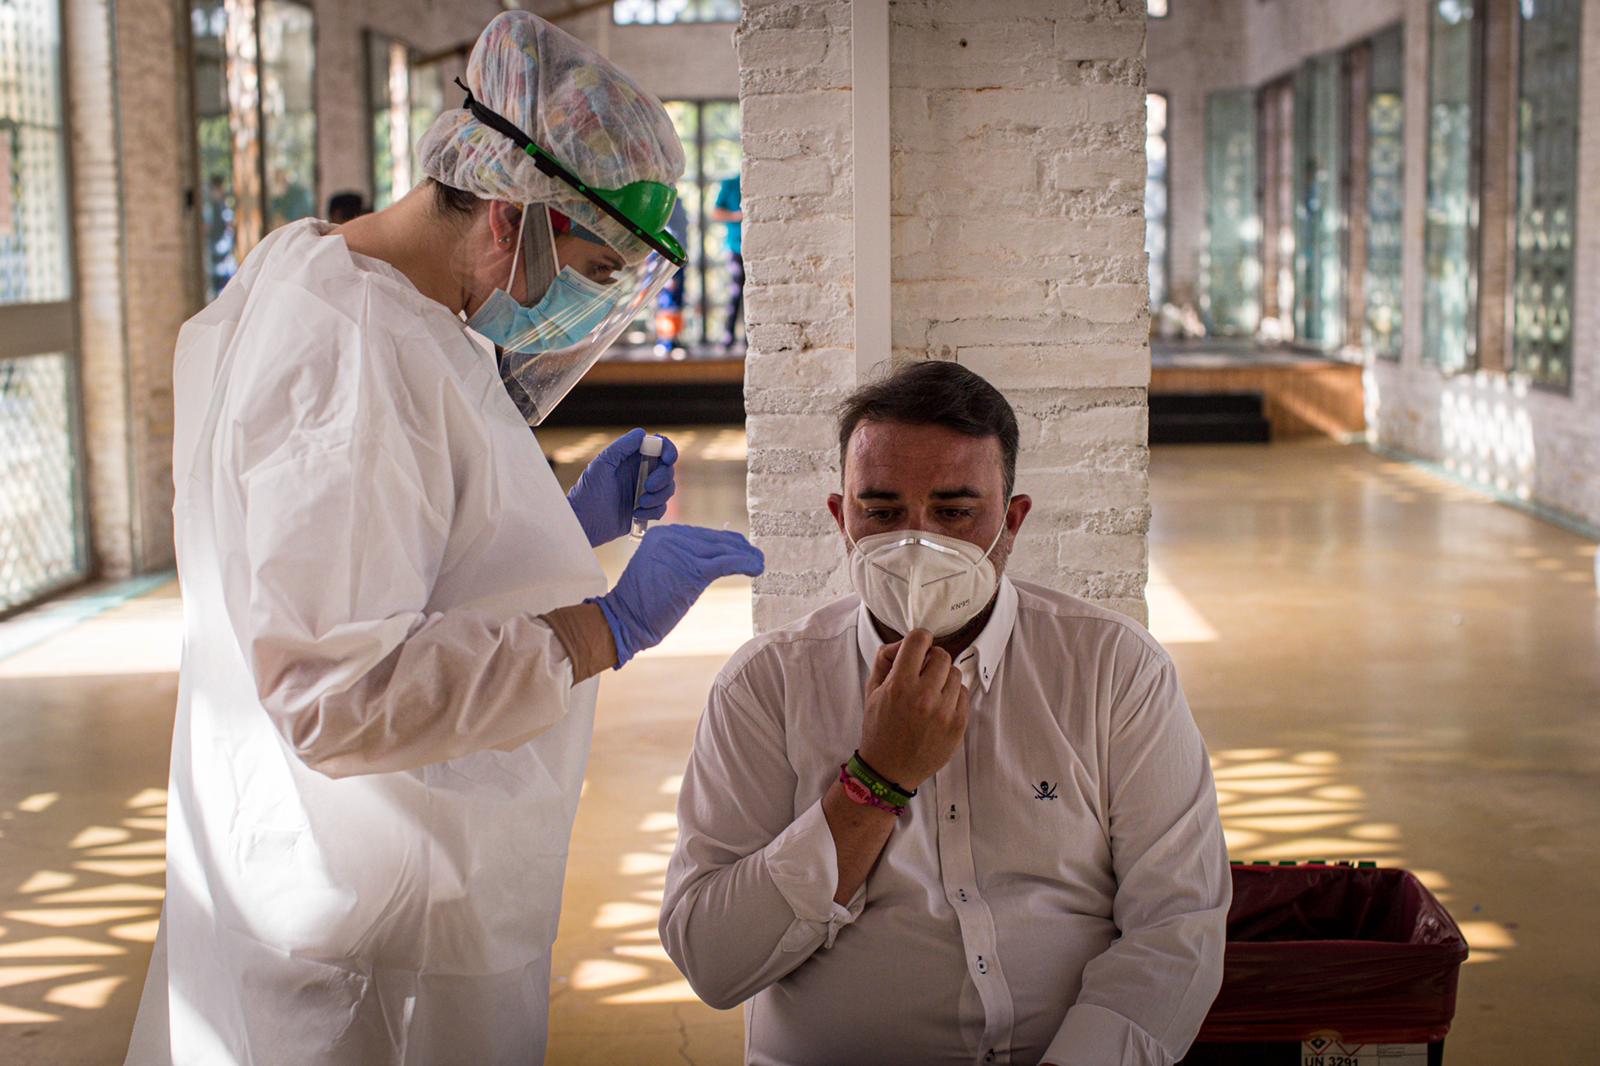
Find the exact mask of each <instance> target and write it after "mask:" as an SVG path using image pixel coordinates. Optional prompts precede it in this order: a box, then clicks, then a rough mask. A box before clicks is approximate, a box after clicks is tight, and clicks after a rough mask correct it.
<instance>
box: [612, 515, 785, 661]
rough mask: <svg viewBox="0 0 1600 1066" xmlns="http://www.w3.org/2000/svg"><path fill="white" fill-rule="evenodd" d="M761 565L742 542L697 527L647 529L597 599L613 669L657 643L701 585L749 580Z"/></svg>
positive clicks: (754, 551) (733, 535)
mask: <svg viewBox="0 0 1600 1066" xmlns="http://www.w3.org/2000/svg"><path fill="white" fill-rule="evenodd" d="M764 566H765V561H764V560H763V559H762V556H761V552H760V551H759V550H758V549H757V548H756V547H755V546H754V545H752V544H751V543H750V542H749V541H747V540H745V539H744V537H742V536H740V535H739V534H737V533H731V532H728V531H726V530H717V529H702V528H700V527H699V526H651V527H650V529H649V530H648V531H647V532H646V533H645V535H644V539H643V540H641V541H639V547H638V549H637V550H635V551H634V553H633V558H632V560H630V561H629V563H628V568H627V569H626V570H624V571H623V572H622V577H620V578H619V579H618V580H617V587H616V588H614V589H612V590H611V591H610V592H608V593H606V594H605V595H604V596H601V597H598V598H597V599H593V600H589V601H587V602H590V603H598V604H599V605H600V611H601V613H603V614H604V615H605V616H606V622H607V623H608V624H609V625H610V626H611V636H612V639H613V640H615V641H616V644H617V666H618V667H621V666H622V664H623V663H625V662H627V661H628V660H629V659H631V658H633V657H634V656H635V655H636V654H638V653H639V652H641V651H644V650H645V649H646V648H653V647H655V646H656V645H657V644H660V643H661V641H662V640H663V639H665V638H666V635H667V634H668V633H670V632H672V628H673V627H674V626H676V625H677V624H678V623H679V622H680V621H682V620H683V616H684V615H685V614H686V613H688V610H689V608H690V607H691V606H693V605H694V601H695V600H697V599H699V598H700V594H701V593H702V592H704V591H705V590H706V586H707V585H709V584H711V583H712V582H713V581H715V580H716V579H717V578H719V577H727V576H728V575H729V574H745V575H747V576H749V577H755V576H756V575H758V574H760V573H761V571H762V568H763V567H764Z"/></svg>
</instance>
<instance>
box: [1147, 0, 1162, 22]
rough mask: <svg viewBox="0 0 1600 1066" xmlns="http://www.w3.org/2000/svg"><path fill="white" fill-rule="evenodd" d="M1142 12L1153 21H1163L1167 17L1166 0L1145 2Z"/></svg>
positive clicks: (1148, 0)
mask: <svg viewBox="0 0 1600 1066" xmlns="http://www.w3.org/2000/svg"><path fill="white" fill-rule="evenodd" d="M1144 10H1145V14H1147V15H1149V16H1150V17H1151V18H1153V19H1164V18H1166V17H1167V0H1145V5H1144Z"/></svg>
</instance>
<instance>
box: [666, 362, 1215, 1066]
mask: <svg viewBox="0 0 1600 1066" xmlns="http://www.w3.org/2000/svg"><path fill="white" fill-rule="evenodd" d="M1018 436H1019V431H1018V426H1017V420H1016V416H1015V415H1014V414H1013V412H1012V410H1011V406H1010V404H1008V403H1007V402H1006V400H1005V398H1004V397H1003V396H1001V395H1000V393H999V392H998V391H996V390H995V389H994V388H993V386H991V385H989V383H988V382H986V381H984V380H983V379H982V378H980V377H978V376H977V375H976V374H974V373H972V372H971V371H970V370H967V369H966V368H964V367H962V366H960V365H959V364H956V363H952V362H922V363H915V364H912V365H911V366H910V367H908V368H906V369H903V370H901V371H899V372H898V373H896V374H894V375H892V376H890V377H888V378H886V379H884V380H881V381H879V382H876V383H874V384H870V385H867V386H866V387H864V388H862V389H860V390H858V391H857V392H856V393H855V394H854V395H852V396H850V397H849V398H848V399H847V400H846V401H845V403H844V405H843V407H842V408H841V413H840V418H839V449H840V462H841V467H842V470H843V482H844V483H843V485H842V489H843V491H842V492H841V493H835V494H833V495H831V496H830V497H829V498H828V500H827V505H828V510H829V511H830V512H831V513H832V514H833V518H834V521H835V522H836V523H837V524H838V526H839V532H840V535H841V547H842V548H843V550H844V553H845V555H846V558H847V561H848V568H849V573H850V581H851V584H852V585H853V586H854V588H855V594H854V595H851V596H847V597H845V598H843V599H840V600H837V601H835V602H833V603H831V604H828V605H827V606H824V607H822V608H820V609H818V610H817V611H815V612H813V613H812V614H810V615H808V616H807V617H805V618H802V619H800V620H799V621H797V622H794V623H792V624H790V625H788V626H785V627H783V628H781V629H777V630H774V631H772V632H769V633H766V634H764V635H762V636H760V637H757V638H756V639H755V640H753V641H751V642H750V643H748V644H746V645H745V646H744V647H743V648H742V649H741V650H740V651H739V652H737V653H736V654H735V655H734V657H733V658H732V660H730V661H729V663H728V664H727V666H726V667H724V668H723V670H722V672H721V674H719V675H718V677H717V679H716V681H715V683H714V685H713V687H712V690H711V696H710V702H709V704H708V706H707V709H706V713H705V716H704V717H703V718H702V719H701V722H700V727H699V731H698V733H697V735H696V737H695V743H694V750H693V753H692V755H691V756H690V759H689V765H688V768H687V770H686V771H685V773H684V778H683V786H682V790H681V791H680V793H679V796H678V826H679V835H678V842H677V846H676V849H675V850H674V852H673V855H672V859H671V862H670V864H669V866H668V868H667V884H666V893H665V899H664V901H663V903H662V909H661V927H660V932H661V939H662V943H663V944H664V945H665V947H666V950H667V953H668V954H669V955H670V956H671V957H672V960H673V962H675V963H677V965H678V968H679V969H680V970H682V971H683V974H684V976H685V977H687V978H688V979H689V983H690V985H692V986H693V988H694V990H695V991H696V992H698V993H699V994H700V996H701V998H702V999H704V1000H705V1001H706V1002H707V1003H709V1004H711V1005H712V1006H714V1007H718V1008H728V1007H732V1006H734V1005H735V1004H738V1003H744V1002H747V1003H748V1007H747V1009H746V1014H745V1032H746V1033H747V1034H748V1037H747V1040H748V1042H747V1052H746V1057H747V1060H748V1062H749V1063H751V1064H752V1066H834V1064H839V1063H867V1062H871V1063H882V1064H884V1066H911V1064H916V1066H929V1064H936V1063H937V1064H951V1066H954V1064H957V1063H960V1064H963V1066H971V1064H972V1063H974V1062H978V1063H991V1062H996V1063H1012V1064H1016V1066H1023V1064H1026V1066H1033V1064H1036V1063H1041V1062H1043V1063H1050V1064H1054V1066H1170V1064H1171V1063H1173V1062H1175V1061H1177V1060H1178V1059H1181V1058H1182V1057H1183V1056H1184V1054H1185V1053H1186V1051H1187V1049H1188V1047H1189V1044H1190V1042H1191V1041H1192V1040H1193V1039H1194V1037H1195V1034H1196V1033H1197V1032H1198V1031H1199V1028H1200V1023H1201V1022H1202V1021H1203V1020H1204V1018H1205V1015H1206V1012H1207V1010H1208V1009H1209V1008H1210V1006H1211V1001H1212V999H1213V998H1214V997H1215V995H1216V993H1217V989H1218V987H1219V986H1220V984H1221V981H1222V957H1223V944H1224V936H1225V925H1226V919H1227V912H1228V903H1229V900H1230V898H1231V896H1232V881H1231V879H1230V876H1229V870H1228V855H1227V850H1226V847H1225V846H1224V843H1223V837H1222V826H1221V824H1220V820H1219V818H1218V815H1217V798H1216V790H1215V786H1214V784H1213V782H1212V778H1211V767H1210V763H1209V761H1208V759H1207V756H1206V748H1205V744H1204V743H1203V742H1202V741H1201V738H1200V733H1199V731H1198V730H1197V729H1196V728H1195V723H1194V719H1193V718H1192V717H1191V716H1190V714H1189V708H1188V705H1187V704H1186V703H1185V702H1184V698H1183V690H1182V689H1181V688H1180V687H1179V684H1178V676H1177V671H1176V670H1175V669H1174V667H1173V664H1172V660H1171V658H1169V657H1168V655H1167V653H1166V651H1164V650H1163V649H1162V647H1161V646H1160V645H1159V644H1157V643H1156V641H1155V640H1154V639H1153V638H1152V637H1151V636H1150V634H1149V633H1147V632H1145V630H1144V628H1143V627H1142V626H1140V625H1138V624H1137V623H1136V622H1133V621H1131V620H1129V619H1128V618H1126V617H1124V616H1123V615H1120V614H1116V613H1114V612H1112V611H1108V610H1104V609H1102V608H1100V607H1096V606H1094V605H1093V604H1089V603H1085V602H1084V601H1083V600H1080V599H1078V598H1076V597H1073V596H1068V595H1065V594H1063V593H1060V592H1056V591H1054V590H1052V589H1049V588H1045V587H1043V586H1041V585H1035V584H1030V583H1028V582H1025V581H1014V580H1012V579H1011V578H1009V577H1007V576H1006V575H1005V568H1006V561H1007V559H1008V557H1009V556H1010V553H1011V550H1012V547H1013V546H1014V544H1015V543H1016V537H1017V533H1018V532H1019V530H1020V529H1021V528H1022V523H1023V520H1024V519H1026V518H1027V516H1028V511H1029V509H1030V507H1031V501H1030V500H1029V498H1028V497H1027V496H1024V495H1020V494H1017V493H1016V492H1015V491H1014V479H1015V474H1016V465H1017V450H1018Z"/></svg>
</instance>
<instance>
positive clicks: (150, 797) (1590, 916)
mask: <svg viewBox="0 0 1600 1066" xmlns="http://www.w3.org/2000/svg"><path fill="white" fill-rule="evenodd" d="M675 436H676V437H677V439H678V440H679V441H680V443H681V444H683V445H684V452H685V455H686V458H685V460H684V463H683V468H682V474H681V476H680V483H681V485H682V492H681V504H680V509H679V510H678V512H677V513H676V514H675V515H674V516H673V517H674V518H675V519H676V520H679V521H688V522H698V523H701V524H707V525H713V526H718V527H720V526H722V525H723V524H724V523H728V524H730V525H731V526H732V528H743V525H744V513H743V489H744V441H743V437H742V434H740V433H739V432H738V431H736V430H726V429H716V428H711V429H703V430H698V431H694V432H693V433H692V434H689V433H678V434H675ZM607 439H609V435H607V434H600V433H585V432H563V433H561V434H556V435H550V436H549V437H548V438H547V439H546V445H547V448H549V449H550V450H551V451H552V452H553V453H554V456H555V458H556V460H557V462H558V467H559V470H560V472H561V473H562V475H563V477H564V478H566V479H570V478H571V477H572V476H574V475H575V473H576V471H577V469H578V464H579V463H581V461H582V460H583V458H584V457H585V456H586V455H588V454H590V453H591V452H592V451H593V450H595V449H596V448H597V447H598V446H599V445H600V444H602V443H604V442H605V440H607ZM1152 490H1153V494H1154V497H1155V522H1154V528H1153V530H1152V536H1151V559H1152V582H1151V588H1150V600H1151V623H1152V628H1153V629H1154V630H1155V632H1156V634H1157V636H1159V637H1160V638H1161V639H1162V640H1164V641H1165V642H1166V643H1167V645H1168V647H1169V648H1170V649H1171V651H1172V653H1173V655H1174V656H1175V657H1176V659H1177V660H1178V663H1179V666H1180V669H1181V671H1182V674H1183V679H1184V684H1185V688H1186V690H1187V692H1188V694H1189V697H1190V701H1191V703H1192V704H1193V706H1194V710H1195V715H1196V718H1197V719H1198V720H1199V722H1200V725H1201V728H1202V729H1203V731H1204V732H1205V735H1206V737H1207V740H1208V742H1209V744H1210V746H1211V749H1212V752H1213V755H1214V758H1215V761H1216V766H1217V781H1218V789H1219V793H1220V797H1221V800H1222V803H1223V815H1224V820H1225V823H1226V828H1227V831H1228V838H1229V844H1230V848H1231V850H1232V852H1233V854H1234V857H1236V858H1245V859H1251V858H1298V859H1305V858H1322V859H1340V858H1349V859H1358V858H1370V859H1375V860H1377V861H1378V862H1380V863H1382V864H1384V865H1404V866H1406V867H1408V868H1411V869H1413V870H1416V871H1418V872H1419V874H1421V875H1422V876H1423V878H1424V879H1425V880H1426V881H1427V882H1428V883H1429V884H1430V885H1431V886H1432V887H1433V888H1434V890H1435V891H1436V892H1437V893H1438V894H1439V895H1440V896H1441V897H1442V898H1443V899H1444V900H1445V901H1446V903H1447V904H1448V905H1449V907H1450V908H1451V910H1452V912H1453V913H1454V914H1455V915H1456V916H1457V918H1458V919H1459V920H1460V922H1461V924H1462V926H1463V928H1464V929H1465V931H1466V933H1467V936H1468V939H1469V940H1470V941H1471V942H1472V944H1473V957H1472V959H1471V960H1470V961H1469V963H1468V964H1467V965H1466V966H1465V967H1464V968H1463V970H1462V975H1461V989H1460V1000H1459V1004H1458V1008H1457V1016H1456V1025H1455V1028H1454V1030H1453V1031H1452V1034H1451V1037H1450V1040H1449V1044H1448V1049H1449V1050H1448V1056H1447V1059H1446V1061H1447V1062H1449V1063H1451V1064H1452V1066H1490V1064H1494V1066H1503V1064H1505V1063H1511V1062H1515V1063H1519V1064H1521V1063H1533V1064H1546V1063H1550V1064H1565V1063H1578V1062H1586V1061H1591V1060H1592V1059H1593V1057H1594V1056H1593V1055H1592V1053H1589V1052H1585V1051H1583V1050H1582V1048H1583V1047H1584V1046H1587V1041H1588V1035H1589V1031H1590V1030H1591V1029H1592V1028H1593V1024H1594V1022H1595V1021H1597V1020H1600V1017H1597V1014H1600V1008H1597V1004H1600V962H1596V960H1595V958H1594V945H1595V944H1596V943H1597V942H1600V937H1597V934H1600V920H1597V918H1596V915H1597V914H1600V851H1597V848H1596V835H1595V829H1594V826H1595V825H1596V824H1597V822H1600V729H1597V728H1596V727H1597V724H1600V721H1597V720H1600V599H1597V598H1596V594H1595V589H1594V584H1593V566H1594V558H1593V555H1594V550H1595V546H1594V544H1593V543H1590V542H1586V541H1584V540H1582V539H1581V538H1579V537H1576V536H1574V535H1572V534H1570V533H1566V532H1563V531H1562V530H1560V529H1557V528H1555V527H1552V526H1550V525H1547V524H1545V523H1543V522H1540V521H1538V520H1536V519H1533V518H1530V517H1528V516H1526V515H1523V514H1521V513H1518V512H1516V511H1512V510H1508V509H1506V508H1504V507H1501V506H1499V505H1496V504H1493V503H1490V502H1488V501H1486V500H1484V499H1483V498H1482V497H1479V496H1477V495H1475V494H1473V493H1471V492H1469V491H1467V490H1465V489H1461V488H1458V487H1456V486H1454V485H1452V484H1450V483H1448V482H1445V481H1441V480H1439V479H1437V478H1435V477H1434V476H1432V475H1430V474H1428V473H1425V472H1423V471H1421V470H1419V469H1417V468H1415V467H1411V466H1408V465H1405V464H1400V463H1394V462H1389V461H1386V460H1384V459H1381V458H1377V457H1375V456H1373V455H1371V454H1369V453H1367V452H1365V451H1362V450H1359V449H1355V448H1343V447H1338V446H1335V445H1326V444H1323V445H1299V446H1274V447H1270V448H1269V447H1234V448H1181V449H1167V450H1158V451H1157V452H1156V454H1155V456H1154V458H1153V461H1152ZM625 551H626V549H625V548H624V547H620V546H619V547H618V548H617V549H613V550H608V552H607V553H606V559H605V561H606V563H607V567H608V569H610V570H612V571H613V572H615V571H616V570H617V569H618V568H620V566H621V565H622V563H623V562H625V558H626V556H625ZM177 622H178V602H177V599H176V590H175V588H174V587H173V586H172V585H171V584H168V585H165V586H163V587H160V588H157V589H155V590H154V591H150V592H147V593H145V594H143V595H140V596H138V597H137V598H133V599H129V600H128V601H127V602H124V603H121V604H118V605H111V606H108V605H107V603H106V602H105V600H104V599H101V600H92V599H87V598H84V597H80V598H78V599H77V600H69V601H65V602H62V603H58V604H56V605H53V606H52V607H51V608H49V609H48V610H46V611H44V612H41V613H39V614H35V615H33V616H28V617H24V618H23V619H21V620H15V621H12V622H10V623H6V624H3V625H0V728H3V729H4V733H3V735H4V737H5V741H4V743H3V744H0V1063H5V1064H7V1066H33V1064H41V1066H42V1064H50V1066H61V1064H80V1063H81V1064H87V1066H99V1064H110V1063H117V1062H120V1061H121V1058H120V1055H121V1050H122V1047H123V1045H124V1043H125V1041H126V1034H127V1031H128V1028H129V1026H130V1025H131V1019H132V1014H133V1009H134V1006H135V1004H136V1002H137V998H138V991H139V985H140V981H141V980H142V977H143V972H144V965H145V961H146V958H147V956H148V952H149V944H150V941H151V938H152V937H153V934H154V918H155V916H156V914H157V912H158V908H159V905H160V893H161V885H162V872H163V862H162V854H163V848H162V830H163V827H164V821H163V813H164V808H163V806H162V804H163V802H164V799H165V796H164V793H163V791H162V788H163V785H164V782H165V763H166V751H167V745H168V741H169V730H170V715H171V707H172V703H173V699H174V695H175V691H176V673H175V671H176V663H177V634H178V626H177ZM749 630H750V608H749V585H748V583H747V582H736V581H730V582H726V583H723V584H721V585H718V586H716V587H715V588H714V589H713V590H712V592H711V593H710V594H708V596H707V597H706V598H705V599H704V600H703V601H702V602H701V604H700V605H698V606H697V607H696V608H695V612H694V614H693V615H691V617H690V618H689V619H688V620H687V621H686V623H685V624H684V626H682V627H681V628H680V629H679V631H678V632H676V633H675V634H674V635H673V637H672V638H670V639H669V641H668V642H667V643H666V644H664V645H663V646H662V647H661V648H658V649H655V650H654V651H652V652H649V653H646V654H645V655H643V656H641V657H640V658H639V659H638V660H637V661H636V662H635V663H634V664H633V665H631V666H630V667H629V668H628V669H627V670H625V671H622V672H620V673H618V674H615V675H612V676H610V677H609V678H608V679H607V681H606V683H605V685H604V686H603V689H602V696H601V706H600V713H599V721H598V726H597V731H596V739H595V746H594V756H593V760H592V762H591V766H590V772H589V776H588V781H587V784H586V786H585V795H584V803H583V805H582V808H581V810H580V812H579V816H578V825H577V829H576V832H575V835H574V841H573V851H572V861H571V865H570V869H569V874H568V880H567V886H566V905H565V910H564V913H563V917H562V923H561V936H560V940H559V942H558V944H557V948H556V959H555V970H556V984H555V989H556V990H555V994H554V999H553V1002H552V1004H551V1043H550V1055H549V1061H550V1062H551V1063H556V1064H561V1066H569V1064H588V1063H608V1064H640V1066H655V1064H661V1063H669V1062H679V1061H684V1062H692V1063H698V1064H701V1066H712V1064H732V1063H737V1062H738V1061H739V1056H740V1047H741V1019H740V1015H739V1013H738V1012H737V1011H734V1012H717V1011H712V1010H710V1009H709V1008H707V1007H705V1006H703V1005H702V1004H700V1003H698V1002H697V1001H696V1000H695V998H694V996H693V994H692V993H691V992H690V991H689V990H688V988H687V986H685V985H684V984H683V982H682V980H681V979H680V978H679V977H678V975H677V973H676V971H675V970H674V969H673V968H672V965H671V963H670V962H668V961H667V959H666V957H665V955H664V954H663V953H662V951H661V947H660V945H659V943H658V942H657V939H656V935H655V922H656V907H657V904H658V902H659V899H660V892H661V884H662V876H663V872H664V869H665V865H666V860H667V855H668V853H669V851H670V848H671V843H672V839H673V833H674V827H673V818H672V810H673V802H674V796H675V793H676V789H677V785H678V774H679V772H680V770H681V768H682V765H683V760H684V756H685V754H686V753H687V751H688V748H689V744H690V740H691V737H692V733H693V729H694V724H695V720H696V718H697V716H698V714H699V710H700V701H701V698H702V696H703V694H704V691H705V689H706V687H707V685H708V684H709V681H710V678H711V676H712V674H713V673H714V671H715V670H716V669H717V668H718V667H719V666H720V665H721V663H722V662H723V661H724V660H725V658H726V656H727V655H728V654H729V653H730V652H731V651H732V650H733V648H735V647H736V646H737V645H738V644H739V643H740V642H741V641H742V640H743V639H744V638H745V636H747V635H748V633H749ZM26 641H34V643H32V644H31V646H27V647H21V648H20V650H19V646H20V645H22V644H23V643H25V642H26Z"/></svg>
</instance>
